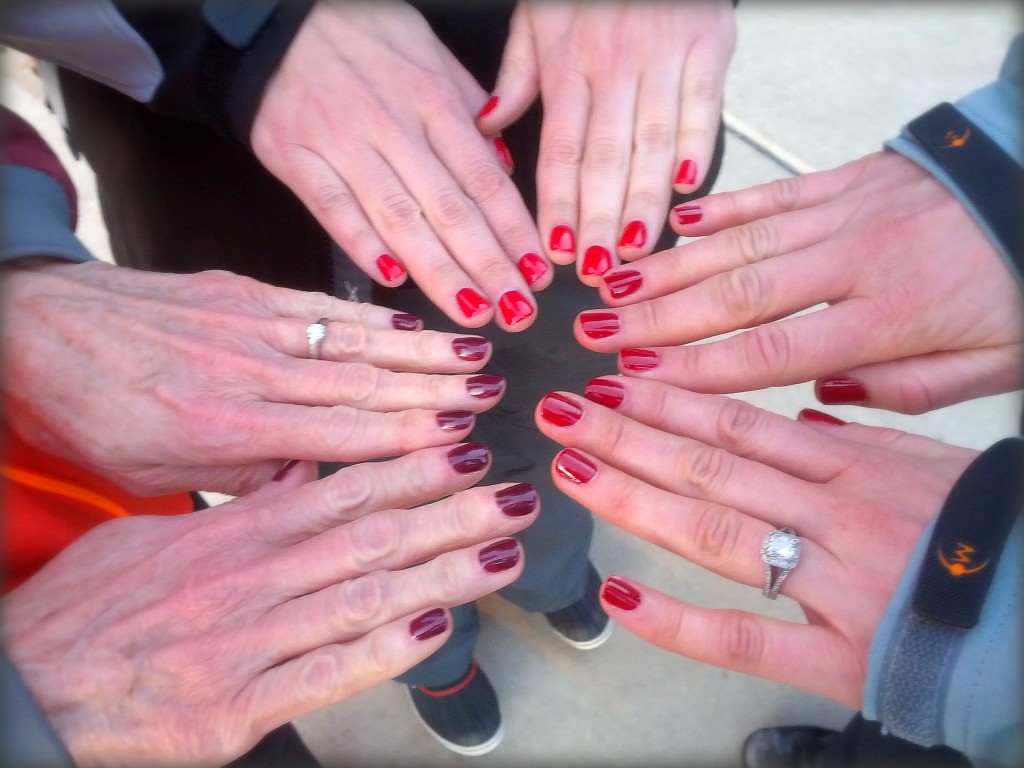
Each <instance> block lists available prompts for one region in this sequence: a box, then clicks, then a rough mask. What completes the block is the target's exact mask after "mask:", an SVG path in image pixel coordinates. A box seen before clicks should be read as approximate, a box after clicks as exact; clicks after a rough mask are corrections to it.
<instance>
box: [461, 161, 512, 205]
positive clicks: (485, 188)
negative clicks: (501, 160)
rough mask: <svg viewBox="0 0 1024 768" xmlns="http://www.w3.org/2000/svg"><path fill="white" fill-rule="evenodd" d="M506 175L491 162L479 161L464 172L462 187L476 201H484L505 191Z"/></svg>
mask: <svg viewBox="0 0 1024 768" xmlns="http://www.w3.org/2000/svg"><path fill="white" fill-rule="evenodd" d="M507 184H508V176H507V175H506V174H505V172H504V171H502V170H501V169H500V168H498V167H497V166H495V165H494V164H493V163H479V164H478V165H476V166H475V167H474V168H472V169H470V171H469V172H468V173H467V174H466V177H465V179H464V180H463V188H464V189H465V190H466V194H467V195H469V197H470V198H471V199H472V200H474V201H475V202H477V203H485V202H487V201H488V200H492V199H493V198H495V197H497V196H498V195H500V194H501V193H502V192H504V191H505V189H506V185H507Z"/></svg>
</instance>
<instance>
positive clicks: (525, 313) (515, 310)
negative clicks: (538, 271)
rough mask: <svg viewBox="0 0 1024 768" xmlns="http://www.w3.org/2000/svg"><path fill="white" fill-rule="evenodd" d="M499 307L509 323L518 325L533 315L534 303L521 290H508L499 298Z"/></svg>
mask: <svg viewBox="0 0 1024 768" xmlns="http://www.w3.org/2000/svg"><path fill="white" fill-rule="evenodd" d="M498 309H500V310H501V316H502V318H503V319H504V320H505V323H506V324H507V325H516V324H517V323H521V322H523V320H525V319H526V318H528V317H531V316H532V315H533V305H532V304H531V303H530V302H529V301H528V300H527V298H526V297H525V296H523V294H521V293H520V292H519V291H508V292H507V293H503V294H502V295H501V298H500V299H498Z"/></svg>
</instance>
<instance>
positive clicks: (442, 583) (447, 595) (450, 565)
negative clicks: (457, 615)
mask: <svg viewBox="0 0 1024 768" xmlns="http://www.w3.org/2000/svg"><path fill="white" fill-rule="evenodd" d="M458 560H459V558H456V557H439V558H437V559H436V560H434V573H433V574H432V576H431V580H432V582H431V589H432V591H433V595H432V597H433V598H434V600H435V601H436V602H440V603H444V604H446V605H447V604H458V603H461V602H463V601H464V599H465V597H466V594H465V593H466V587H467V579H466V574H465V573H464V572H463V570H462V569H461V568H460V567H459V565H460V564H459V562H458Z"/></svg>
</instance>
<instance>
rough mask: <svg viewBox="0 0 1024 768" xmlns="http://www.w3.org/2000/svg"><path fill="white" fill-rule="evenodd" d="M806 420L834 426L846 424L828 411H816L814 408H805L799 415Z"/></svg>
mask: <svg viewBox="0 0 1024 768" xmlns="http://www.w3.org/2000/svg"><path fill="white" fill-rule="evenodd" d="M797 417H798V418H800V419H803V420H804V421H816V422H817V423H819V424H831V425H832V426H833V427H842V426H844V425H845V424H846V422H845V421H843V420H842V419H837V418H836V417H835V416H832V415H831V414H828V413H822V412H821V411H816V410H814V409H813V408H804V409H803V410H802V411H800V413H799V414H798V416H797Z"/></svg>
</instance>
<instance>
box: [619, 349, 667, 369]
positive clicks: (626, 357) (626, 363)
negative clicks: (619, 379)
mask: <svg viewBox="0 0 1024 768" xmlns="http://www.w3.org/2000/svg"><path fill="white" fill-rule="evenodd" d="M619 359H620V360H621V361H622V367H623V368H625V369H626V370H628V371H649V370H651V369H652V368H657V367H658V363H660V362H661V359H660V358H659V357H658V353H657V352H654V351H653V350H650V349H624V350H622V351H621V352H619Z"/></svg>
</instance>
